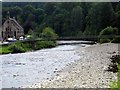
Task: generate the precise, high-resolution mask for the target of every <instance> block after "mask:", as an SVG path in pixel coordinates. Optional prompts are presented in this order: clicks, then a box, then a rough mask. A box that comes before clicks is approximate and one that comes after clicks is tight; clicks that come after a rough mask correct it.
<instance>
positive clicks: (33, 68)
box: [0, 44, 87, 88]
mask: <svg viewBox="0 0 120 90" xmlns="http://www.w3.org/2000/svg"><path fill="white" fill-rule="evenodd" d="M82 46H83V45H82V44H77V45H61V46H57V47H54V48H51V49H42V50H38V51H34V52H26V53H20V54H19V53H18V54H6V55H0V59H1V60H0V64H1V68H2V69H0V70H1V72H0V76H1V77H2V78H1V80H0V81H1V82H0V83H2V88H11V87H15V88H18V87H26V86H31V85H32V84H34V83H37V82H39V81H41V80H44V79H48V78H51V77H54V76H55V75H56V73H55V72H56V71H59V70H61V69H63V68H64V67H65V66H66V65H68V64H70V63H72V62H74V61H75V60H79V59H80V56H79V55H78V53H76V50H78V48H83V47H82ZM85 46H87V45H85Z"/></svg>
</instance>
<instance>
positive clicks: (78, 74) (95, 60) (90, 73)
mask: <svg viewBox="0 0 120 90" xmlns="http://www.w3.org/2000/svg"><path fill="white" fill-rule="evenodd" d="M76 53H79V55H80V56H81V58H80V59H79V60H77V61H75V62H74V63H71V64H69V65H67V66H66V67H65V68H64V69H63V70H61V71H56V72H55V73H56V76H55V77H53V78H47V80H44V81H41V82H39V83H36V84H33V85H32V86H30V87H31V88H109V84H110V81H112V80H117V74H116V73H112V72H108V71H106V70H107V68H108V65H109V64H110V57H111V56H112V55H114V54H117V53H118V44H112V43H107V44H102V45H99V44H97V45H93V46H90V47H86V48H79V49H78V50H77V51H76Z"/></svg>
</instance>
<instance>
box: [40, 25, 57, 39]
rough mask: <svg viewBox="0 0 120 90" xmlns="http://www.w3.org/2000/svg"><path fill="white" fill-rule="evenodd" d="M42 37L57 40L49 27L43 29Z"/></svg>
mask: <svg viewBox="0 0 120 90" xmlns="http://www.w3.org/2000/svg"><path fill="white" fill-rule="evenodd" d="M42 35H43V38H45V39H47V40H55V39H57V34H56V33H55V32H54V30H53V29H52V28H50V27H45V28H44V29H43V32H42Z"/></svg>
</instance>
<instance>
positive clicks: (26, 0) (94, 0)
mask: <svg viewBox="0 0 120 90" xmlns="http://www.w3.org/2000/svg"><path fill="white" fill-rule="evenodd" d="M0 1H2V2H118V1H120V0H0Z"/></svg>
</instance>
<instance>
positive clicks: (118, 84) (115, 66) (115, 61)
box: [108, 55, 120, 90]
mask: <svg viewBox="0 0 120 90" xmlns="http://www.w3.org/2000/svg"><path fill="white" fill-rule="evenodd" d="M111 62H112V63H111V65H109V67H108V68H109V71H112V72H114V73H118V80H117V81H112V83H111V84H110V87H111V90H116V89H115V88H117V90H120V55H115V56H112V57H111Z"/></svg>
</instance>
